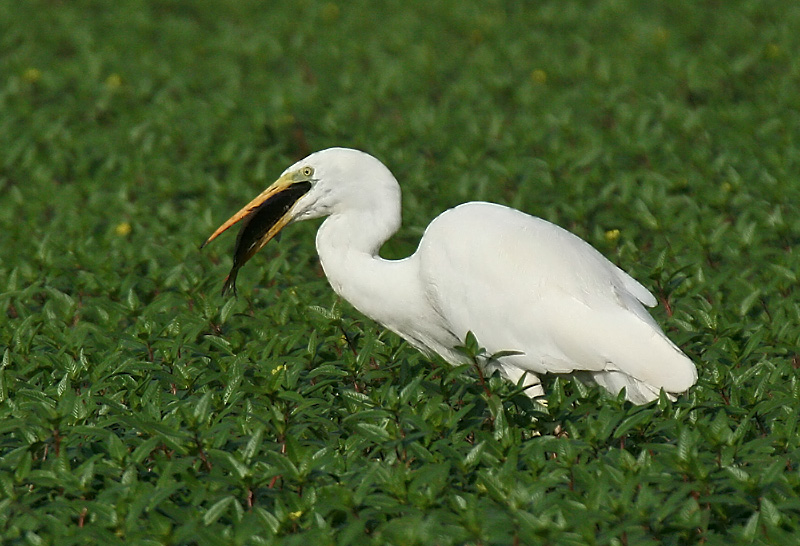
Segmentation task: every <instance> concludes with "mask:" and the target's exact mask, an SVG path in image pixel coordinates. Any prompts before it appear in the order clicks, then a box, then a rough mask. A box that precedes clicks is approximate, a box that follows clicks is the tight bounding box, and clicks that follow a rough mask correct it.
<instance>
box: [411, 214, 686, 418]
mask: <svg viewBox="0 0 800 546" xmlns="http://www.w3.org/2000/svg"><path fill="white" fill-rule="evenodd" d="M418 255H419V260H420V274H421V277H422V279H421V280H422V284H423V286H425V287H426V290H427V297H428V299H429V301H430V302H431V304H432V306H433V307H434V308H435V309H436V311H437V312H438V313H439V314H440V315H441V317H442V318H443V319H444V320H445V321H446V322H447V323H448V328H449V329H450V330H451V331H452V332H453V333H454V334H456V335H457V336H459V337H460V338H461V339H463V337H464V335H465V334H466V332H467V331H472V332H473V334H475V336H476V338H477V339H478V342H479V343H480V344H481V346H483V347H485V348H486V349H487V350H488V351H489V352H490V353H496V352H500V351H519V352H521V353H523V354H521V355H514V356H508V357H504V358H503V367H507V368H508V367H512V368H513V367H515V368H518V369H517V370H513V369H511V370H508V371H507V375H509V376H510V377H515V376H516V377H519V376H520V375H521V371H528V372H533V373H535V374H542V373H575V372H590V376H591V377H592V378H593V379H595V380H596V381H597V382H598V383H600V384H602V385H604V386H605V387H607V388H608V389H609V390H612V391H614V392H617V391H619V390H620V389H621V388H622V387H623V386H625V387H627V388H628V397H629V398H630V399H631V400H633V401H635V402H645V401H647V400H652V399H653V398H655V397H657V396H658V392H659V389H660V388H664V390H665V391H667V392H672V393H678V392H683V391H685V390H687V389H688V388H689V387H690V386H691V385H692V384H694V382H695V380H696V378H697V372H696V369H695V366H694V364H693V363H692V362H691V361H690V360H689V359H688V358H687V357H686V356H685V355H684V354H683V353H682V352H681V351H680V350H679V349H678V348H677V347H676V346H675V345H674V344H673V343H672V342H671V341H670V340H669V339H667V337H666V335H665V334H664V333H663V332H662V331H661V329H660V328H659V327H658V325H657V324H656V322H655V321H654V320H653V318H652V317H651V316H650V314H649V313H648V312H647V310H646V309H645V308H644V307H643V305H642V304H645V305H648V306H653V305H655V304H656V299H655V298H654V297H653V295H652V294H651V293H650V292H648V290H647V289H646V288H644V287H643V286H642V285H641V284H639V283H638V282H637V281H635V280H634V279H633V278H632V277H630V276H629V275H628V274H627V273H625V272H624V271H622V270H621V269H619V268H618V267H616V266H615V265H614V264H612V263H611V262H610V261H608V260H607V259H606V258H605V257H603V256H602V255H601V254H600V253H599V252H597V251H596V250H595V249H594V248H593V247H592V246H591V245H589V244H588V243H586V242H585V241H583V240H582V239H580V238H578V237H576V236H575V235H573V234H571V233H569V232H568V231H566V230H564V229H562V228H560V227H558V226H556V225H554V224H551V223H549V222H547V221H545V220H542V219H540V218H535V217H532V216H528V215H527V214H524V213H522V212H519V211H517V210H514V209H510V208H507V207H503V206H500V205H495V204H491V203H466V204H464V205H460V206H458V207H456V208H455V209H451V210H448V211H446V212H444V213H443V214H441V215H440V216H439V217H437V218H436V219H435V220H434V221H433V222H432V223H431V224H430V226H429V227H428V229H427V230H426V232H425V235H424V236H423V238H422V242H421V243H420V248H419V252H418ZM638 391H641V392H638ZM637 392H638V394H637Z"/></svg>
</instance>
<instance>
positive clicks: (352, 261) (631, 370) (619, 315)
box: [207, 148, 697, 404]
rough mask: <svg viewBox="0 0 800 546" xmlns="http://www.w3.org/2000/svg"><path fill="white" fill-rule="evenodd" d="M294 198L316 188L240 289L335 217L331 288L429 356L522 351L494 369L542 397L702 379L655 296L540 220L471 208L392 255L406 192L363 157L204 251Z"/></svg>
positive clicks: (274, 225) (317, 169)
mask: <svg viewBox="0 0 800 546" xmlns="http://www.w3.org/2000/svg"><path fill="white" fill-rule="evenodd" d="M301 184H305V186H299V185H301ZM288 188H294V189H295V193H297V192H296V189H297V188H300V190H304V189H306V188H308V189H307V191H306V192H305V193H304V194H302V196H300V197H299V198H297V199H296V201H294V202H293V204H291V205H290V206H289V208H288V210H286V212H285V213H284V214H283V215H280V219H279V220H278V221H275V222H272V221H271V220H270V221H269V222H267V224H268V225H263V224H264V223H263V222H262V223H261V224H262V225H260V231H259V232H258V233H257V235H259V236H260V237H259V238H258V241H257V242H256V243H253V244H252V245H251V247H248V248H247V249H241V248H239V249H237V259H238V258H240V255H245V254H246V252H245V251H247V255H246V256H245V258H244V260H241V259H239V261H238V262H237V260H235V261H234V269H233V270H232V273H231V276H229V279H230V281H229V284H232V283H233V281H234V280H235V277H236V272H237V270H238V268H239V267H241V265H242V264H243V263H244V261H246V260H247V259H248V258H249V257H250V256H252V254H254V253H255V252H256V251H257V250H258V249H260V248H261V247H262V246H263V245H264V244H266V242H267V241H269V239H271V238H272V237H273V236H274V235H275V234H277V232H278V231H280V229H282V228H283V227H284V226H285V225H287V224H288V223H290V222H292V221H299V220H305V219H310V218H317V217H323V216H327V218H326V219H325V221H324V222H323V223H322V225H321V226H320V228H319V231H318V232H317V239H316V245H317V251H318V252H319V257H320V260H321V263H322V267H323V269H324V270H325V275H326V276H327V278H328V280H329V282H330V284H331V286H332V287H333V289H334V290H335V291H336V292H337V293H338V294H339V295H340V296H342V297H343V298H344V299H346V300H347V301H349V302H350V303H351V304H352V305H353V306H354V307H356V308H357V309H358V310H359V311H361V312H362V313H364V314H365V315H367V316H369V317H371V318H373V319H374V320H376V321H377V322H379V323H381V324H382V325H384V326H385V327H386V328H388V329H390V330H392V331H393V332H395V333H397V334H398V335H400V336H401V337H403V338H404V339H406V340H407V341H408V342H409V343H410V344H411V345H413V346H414V347H416V348H417V349H419V350H421V351H423V352H426V353H438V354H440V355H441V356H442V357H443V358H444V359H445V360H447V361H448V362H451V363H461V362H462V361H463V358H464V357H463V355H462V354H461V353H459V352H458V351H457V350H455V349H454V347H456V346H458V345H462V344H463V342H464V339H465V336H466V334H467V332H470V331H471V332H472V333H473V334H474V335H475V337H476V339H477V340H478V343H479V344H480V345H481V346H482V347H484V348H485V349H486V350H487V353H488V354H497V353H500V352H508V351H513V352H514V353H516V354H505V356H501V357H499V358H498V359H490V360H487V361H486V362H484V365H485V366H486V367H487V368H488V370H489V371H492V370H493V369H499V370H500V372H501V373H502V374H503V375H504V376H505V377H507V378H508V379H510V380H511V381H514V382H517V381H519V379H520V378H521V377H523V375H525V374H527V375H525V377H526V379H525V380H524V383H525V385H526V386H529V387H530V388H528V389H527V391H526V392H527V393H528V394H530V395H531V396H540V395H543V394H544V392H543V389H542V387H541V385H540V383H539V377H540V376H541V375H543V374H546V373H557V374H570V375H575V376H578V377H579V378H581V379H583V380H591V381H594V382H596V383H598V384H599V385H601V386H603V387H605V388H606V389H608V390H609V391H611V392H612V393H617V392H619V391H620V390H621V389H622V388H623V387H624V388H625V389H626V396H627V398H628V400H630V401H631V402H634V403H636V404H642V403H646V402H649V401H651V400H654V399H656V398H657V397H658V395H659V391H660V390H661V389H662V388H663V389H664V391H666V393H667V394H668V395H670V396H673V395H675V394H678V393H681V392H684V391H686V390H687V389H688V388H689V387H690V386H691V385H693V384H694V383H695V381H696V380H697V371H696V368H695V366H694V364H693V363H692V361H691V360H689V359H688V358H687V357H686V355H684V354H683V353H682V352H681V351H680V349H678V348H677V347H676V346H675V344H673V343H672V342H671V341H670V340H669V339H668V338H667V337H666V335H665V334H664V333H663V331H662V330H661V328H660V327H659V326H658V325H657V324H656V322H655V321H654V320H653V318H652V317H651V316H650V314H649V313H648V312H647V310H646V309H645V307H644V305H647V306H653V305H655V304H656V299H655V298H654V297H653V295H652V294H650V292H648V290H647V289H646V288H644V287H643V286H642V285H641V284H639V283H638V282H637V281H636V280H634V279H633V278H632V277H630V276H629V275H628V274H627V273H625V272H624V271H622V270H621V269H619V268H618V267H617V266H615V265H614V264H612V263H611V262H610V261H608V260H607V259H606V258H605V257H603V256H602V255H601V254H600V253H599V252H597V251H596V250H595V249H594V248H593V247H592V246H590V245H589V244H588V243H586V242H585V241H583V240H581V239H580V238H578V237H577V236H575V235H573V234H571V233H569V232H568V231H566V230H564V229H562V228H560V227H558V226H556V225H554V224H551V223H549V222H547V221H545V220H542V219H540V218H535V217H532V216H529V215H527V214H525V213H522V212H520V211H517V210H514V209H511V208H508V207H504V206H501V205H496V204H491V203H483V202H473V203H466V204H463V205H460V206H458V207H456V208H454V209H450V210H447V211H445V212H444V213H442V214H441V215H439V216H438V217H437V218H436V219H434V220H433V222H431V224H430V225H429V226H428V228H427V229H426V230H425V234H424V235H423V237H422V240H421V241H420V244H419V248H418V249H417V251H416V252H415V253H414V254H413V255H411V256H409V257H408V258H405V259H402V260H384V259H383V258H381V257H380V256H379V255H378V251H379V249H380V247H381V246H382V245H383V243H384V242H385V241H386V240H387V239H388V238H389V237H391V236H392V235H393V234H394V233H395V232H396V231H397V230H398V228H399V227H400V187H399V185H398V183H397V181H396V180H395V178H394V176H392V174H391V173H390V172H389V170H388V169H387V168H386V167H385V166H384V165H383V164H382V163H381V162H380V161H378V160H377V159H375V158H374V157H372V156H370V155H368V154H365V153H363V152H360V151H357V150H350V149H344V148H331V149H328V150H323V151H320V152H317V153H314V154H312V155H310V156H308V157H307V158H305V159H303V160H302V161H299V162H297V163H296V164H295V165H293V166H292V167H290V168H289V169H287V170H286V171H285V172H284V173H283V175H282V176H281V178H280V179H279V180H278V181H277V182H276V183H275V184H273V185H272V186H271V187H270V188H268V189H267V190H266V191H265V192H263V193H262V194H261V195H260V196H259V197H257V198H256V199H254V200H253V201H252V202H251V203H250V204H249V205H248V206H246V207H245V208H243V209H242V210H241V211H240V212H239V213H238V214H237V215H235V216H234V217H232V218H231V219H230V220H229V221H228V222H226V223H225V224H223V225H222V226H221V227H220V228H219V229H218V230H217V231H216V232H215V233H214V235H212V236H211V237H210V238H209V240H208V241H207V242H210V241H211V240H213V239H214V238H215V237H216V236H217V235H219V233H221V232H222V231H224V230H225V229H227V228H228V227H230V226H231V225H233V224H234V223H236V222H238V221H239V220H246V221H247V222H246V224H245V227H244V228H243V230H242V231H243V232H245V230H248V229H251V230H252V229H255V228H251V227H248V226H251V225H252V224H258V222H251V220H253V218H256V217H258V215H259V214H262V213H263V214H267V213H268V212H269V213H271V214H273V215H275V212H274V211H271V210H270V209H269V207H268V206H267V205H268V204H269V202H270V200H271V199H272V200H274V199H275V196H276V195H279V194H281V193H282V192H285V191H286V190H287V189H288ZM265 211H266V212H265ZM261 231H263V235H262V233H261ZM242 235H243V234H240V241H243V240H247V239H248V237H247V236H245V237H243V236H242ZM245 235H247V234H245ZM252 238H253V237H252V236H251V237H250V239H252Z"/></svg>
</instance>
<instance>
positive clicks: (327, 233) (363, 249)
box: [316, 207, 409, 328]
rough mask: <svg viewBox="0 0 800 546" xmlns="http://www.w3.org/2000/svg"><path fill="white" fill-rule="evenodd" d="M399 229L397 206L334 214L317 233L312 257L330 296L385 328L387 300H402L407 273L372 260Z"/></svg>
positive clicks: (388, 262)
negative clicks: (316, 255) (317, 261)
mask: <svg viewBox="0 0 800 546" xmlns="http://www.w3.org/2000/svg"><path fill="white" fill-rule="evenodd" d="M399 226H400V210H399V207H392V208H389V207H383V208H382V209H376V210H347V211H345V212H343V213H334V214H332V215H331V216H329V217H328V218H326V219H325V221H324V222H323V223H322V225H321V226H320V228H319V231H317V240H316V243H317V252H318V253H319V258H320V262H321V263H322V268H323V269H324V270H325V276H326V277H327V278H328V282H329V283H330V285H331V287H332V288H333V289H334V291H335V292H336V293H337V294H339V295H340V296H341V297H343V298H344V299H345V300H347V301H349V302H350V303H351V304H352V305H353V306H354V307H355V308H356V309H358V310H359V311H361V312H362V313H364V314H365V315H367V316H369V317H371V318H373V319H375V320H377V321H378V322H381V323H383V324H384V325H386V326H388V327H390V328H391V327H392V325H391V324H387V322H386V318H385V316H384V315H385V312H386V308H387V305H388V306H391V302H389V301H387V298H389V299H394V298H395V297H398V298H402V297H405V296H404V295H403V294H400V293H399V291H400V290H401V289H400V288H399V287H403V286H408V285H409V281H408V280H406V279H405V276H406V275H407V269H406V268H404V267H399V265H400V264H399V262H397V261H392V260H384V259H383V258H381V257H380V256H379V255H378V252H379V251H380V248H381V246H382V245H383V243H385V242H386V241H387V240H388V239H389V237H391V236H392V235H393V234H394V233H395V232H396V231H397V229H398V228H399Z"/></svg>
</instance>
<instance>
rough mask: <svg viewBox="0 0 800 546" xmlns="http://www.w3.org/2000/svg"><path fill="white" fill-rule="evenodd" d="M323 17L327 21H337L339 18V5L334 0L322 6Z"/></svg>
mask: <svg viewBox="0 0 800 546" xmlns="http://www.w3.org/2000/svg"><path fill="white" fill-rule="evenodd" d="M322 18H323V19H324V20H325V21H327V22H329V23H330V22H332V21H335V20H336V19H338V18H339V6H337V5H336V4H334V3H333V2H328V3H327V4H325V5H324V6H322Z"/></svg>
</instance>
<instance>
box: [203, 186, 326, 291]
mask: <svg viewBox="0 0 800 546" xmlns="http://www.w3.org/2000/svg"><path fill="white" fill-rule="evenodd" d="M310 189H311V183H310V182H308V181H299V182H298V181H295V180H294V177H293V175H292V173H289V174H287V175H284V176H282V177H281V178H279V179H278V181H277V182H275V183H274V184H272V185H271V186H270V187H269V188H267V189H266V190H264V191H263V192H261V194H260V195H259V196H258V197H256V198H255V199H253V200H252V201H250V202H249V203H248V204H247V205H245V206H244V207H243V208H242V209H241V210H240V211H239V212H237V213H236V214H234V215H233V216H231V217H230V218H229V219H228V220H226V221H225V222H224V223H223V224H222V225H221V226H220V227H218V228H217V230H216V231H215V232H214V233H212V234H211V236H210V237H209V238H208V239H207V240H206V242H204V243H203V244H202V245H201V246H200V248H203V247H204V246H206V245H207V244H208V243H210V242H211V241H213V240H214V239H216V238H217V237H218V236H219V235H220V234H222V233H223V232H224V231H226V230H227V229H228V228H230V227H231V226H233V225H234V224H237V223H239V222H242V227H241V229H240V230H239V235H238V236H237V237H236V248H235V250H234V255H233V266H232V267H231V271H230V273H229V274H228V277H227V278H226V279H225V284H224V285H223V287H222V294H223V295H225V294H226V293H227V292H228V291H229V290H231V289H232V290H233V292H234V294H236V276H237V274H238V272H239V268H241V267H242V266H243V265H244V264H245V263H246V262H247V261H248V260H249V259H250V258H252V257H253V255H254V254H255V253H256V252H258V251H259V250H261V249H262V248H263V247H264V245H266V244H267V243H268V242H269V241H270V240H271V239H273V238H274V237H275V236H276V235H277V234H278V233H279V232H280V231H281V230H282V229H283V228H284V227H285V226H286V225H287V224H289V222H291V220H292V215H291V209H292V207H293V206H294V204H295V203H297V201H298V200H299V199H300V198H301V197H302V196H303V195H305V194H306V193H307V192H308V190H310Z"/></svg>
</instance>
